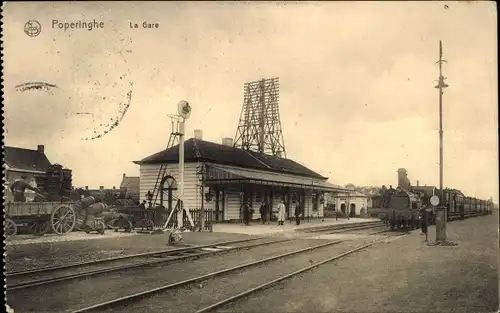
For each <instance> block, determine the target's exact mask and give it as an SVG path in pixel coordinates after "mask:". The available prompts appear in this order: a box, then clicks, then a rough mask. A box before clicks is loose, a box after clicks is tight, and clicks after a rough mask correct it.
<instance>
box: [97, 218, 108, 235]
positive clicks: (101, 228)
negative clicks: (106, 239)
mask: <svg viewBox="0 0 500 313" xmlns="http://www.w3.org/2000/svg"><path fill="white" fill-rule="evenodd" d="M96 228H97V232H98V233H99V234H101V235H104V232H105V231H106V225H105V224H104V222H103V221H98V222H97V225H96Z"/></svg>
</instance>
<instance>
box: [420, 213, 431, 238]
mask: <svg viewBox="0 0 500 313" xmlns="http://www.w3.org/2000/svg"><path fill="white" fill-rule="evenodd" d="M421 215H422V220H421V225H420V229H421V230H422V235H426V234H427V226H428V223H429V210H428V209H427V206H425V207H423V208H422V210H421Z"/></svg>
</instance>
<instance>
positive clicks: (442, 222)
mask: <svg viewBox="0 0 500 313" xmlns="http://www.w3.org/2000/svg"><path fill="white" fill-rule="evenodd" d="M436 63H438V64H439V80H438V84H437V85H436V86H435V88H438V90H439V189H440V197H439V198H440V199H439V205H438V206H437V207H436V243H439V242H444V241H446V221H447V216H446V214H447V211H446V205H445V199H444V189H443V88H446V87H448V85H447V84H446V83H445V82H444V80H445V78H444V76H443V71H442V64H443V63H446V61H445V60H443V45H442V43H441V40H440V41H439V60H438V61H437V62H436Z"/></svg>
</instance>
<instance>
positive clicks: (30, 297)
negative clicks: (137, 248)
mask: <svg viewBox="0 0 500 313" xmlns="http://www.w3.org/2000/svg"><path fill="white" fill-rule="evenodd" d="M229 239H230V238H229ZM226 240H228V238H226ZM322 242H325V241H323V240H316V239H309V240H307V239H300V240H296V241H292V242H286V243H279V244H272V245H267V246H261V247H258V248H254V249H248V250H239V251H235V252H229V253H226V254H223V255H215V256H213V257H210V258H202V259H198V260H193V261H188V262H183V263H176V264H168V265H165V266H161V267H151V268H137V269H131V270H129V271H127V272H126V274H125V272H115V273H110V274H109V275H104V276H96V277H92V278H90V279H88V280H81V281H77V280H75V281H70V282H65V283H61V284H53V285H50V286H40V287H33V288H29V289H21V290H13V291H9V293H8V295H7V298H8V303H9V305H10V306H11V307H13V308H14V309H15V310H16V312H33V311H36V312H66V311H67V310H69V309H75V308H81V307H86V306H90V305H93V304H97V303H101V302H103V301H108V300H111V299H114V298H117V297H120V296H124V295H128V294H132V293H135V292H139V291H143V290H147V289H150V288H155V287H158V286H161V285H166V284H170V283H174V282H177V281H181V280H185V279H189V278H192V277H196V276H199V275H203V274H207V273H210V272H213V271H217V270H223V269H227V268H228V267H232V266H236V265H239V264H243V263H247V262H251V261H256V260H260V259H263V258H266V257H270V256H274V255H278V254H282V253H286V252H291V251H295V250H299V249H302V248H305V247H310V246H313V245H319V244H321V243H322Z"/></svg>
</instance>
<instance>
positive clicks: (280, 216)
mask: <svg viewBox="0 0 500 313" xmlns="http://www.w3.org/2000/svg"><path fill="white" fill-rule="evenodd" d="M285 214H286V207H285V203H284V202H283V199H281V200H280V204H278V225H283V222H284V221H285Z"/></svg>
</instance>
